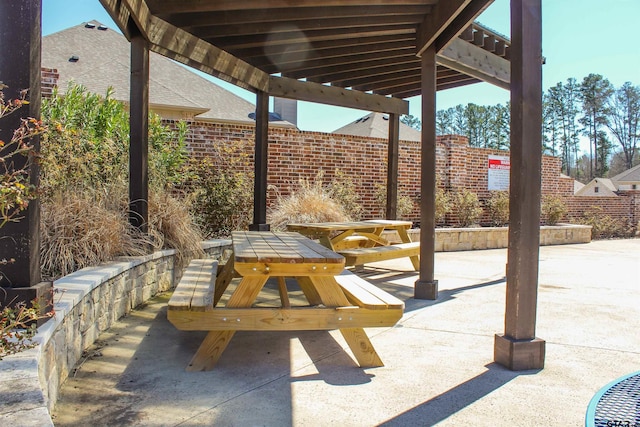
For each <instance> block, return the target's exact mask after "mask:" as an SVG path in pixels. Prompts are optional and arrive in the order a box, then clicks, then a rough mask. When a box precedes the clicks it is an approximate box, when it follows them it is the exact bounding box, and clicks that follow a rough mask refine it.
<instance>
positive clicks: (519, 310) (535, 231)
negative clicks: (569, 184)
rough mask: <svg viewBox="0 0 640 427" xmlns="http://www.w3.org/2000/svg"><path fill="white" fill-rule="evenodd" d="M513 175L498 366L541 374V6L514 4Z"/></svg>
mask: <svg viewBox="0 0 640 427" xmlns="http://www.w3.org/2000/svg"><path fill="white" fill-rule="evenodd" d="M511 49H512V50H511V174H510V188H509V191H510V198H509V207H510V209H509V248H508V255H507V298H506V311H505V333H504V335H496V337H495V345H494V360H495V361H496V362H497V363H500V364H501V365H504V366H506V367H507V368H509V369H511V370H525V369H542V368H543V367H544V357H545V342H544V341H543V340H541V339H538V338H536V336H535V332H536V309H537V297H538V262H539V242H540V193H541V190H540V187H541V165H542V139H541V129H542V19H541V0H511Z"/></svg>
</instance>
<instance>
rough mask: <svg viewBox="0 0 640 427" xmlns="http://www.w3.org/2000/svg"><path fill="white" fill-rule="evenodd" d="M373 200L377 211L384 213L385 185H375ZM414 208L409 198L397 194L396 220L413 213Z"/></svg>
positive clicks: (385, 202) (385, 201)
mask: <svg viewBox="0 0 640 427" xmlns="http://www.w3.org/2000/svg"><path fill="white" fill-rule="evenodd" d="M375 198H376V205H377V206H378V208H379V209H381V210H382V212H384V211H385V210H386V206H387V186H386V185H383V184H376V192H375ZM414 207H415V206H414V204H413V200H411V197H409V196H406V195H403V194H399V193H398V200H397V207H396V216H397V217H398V218H404V217H406V216H407V215H409V214H411V212H413V209H414Z"/></svg>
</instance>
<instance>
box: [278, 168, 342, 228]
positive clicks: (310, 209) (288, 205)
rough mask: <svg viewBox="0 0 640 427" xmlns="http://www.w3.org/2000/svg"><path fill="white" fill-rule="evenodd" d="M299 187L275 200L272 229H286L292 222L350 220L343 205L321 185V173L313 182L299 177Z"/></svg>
mask: <svg viewBox="0 0 640 427" xmlns="http://www.w3.org/2000/svg"><path fill="white" fill-rule="evenodd" d="M298 185H299V188H298V189H297V190H295V191H293V192H292V193H291V194H290V195H289V196H288V197H280V196H278V199H277V200H276V204H275V207H274V208H273V209H272V210H271V211H270V213H269V216H270V224H271V228H272V229H273V230H286V227H287V224H289V223H292V222H333V221H350V220H351V219H352V218H350V217H349V215H348V213H347V212H346V210H345V209H344V207H343V206H342V205H341V204H340V203H338V202H337V201H335V200H334V199H332V198H331V194H330V192H329V190H328V189H327V188H325V187H323V185H322V173H319V174H318V175H317V176H316V178H315V179H314V181H313V182H309V181H308V180H307V179H301V180H300V181H299V182H298Z"/></svg>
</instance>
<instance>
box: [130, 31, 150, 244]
mask: <svg viewBox="0 0 640 427" xmlns="http://www.w3.org/2000/svg"><path fill="white" fill-rule="evenodd" d="M130 27H134V26H133V25H130ZM131 33H132V34H133V35H132V37H131V91H130V94H129V96H130V98H129V100H130V101H129V102H130V104H129V105H130V117H129V126H130V131H129V132H130V133H129V222H130V223H131V225H133V226H134V227H137V228H138V229H139V230H140V231H142V232H143V233H146V232H147V229H148V222H149V171H148V159H149V47H148V45H147V41H146V40H145V39H144V37H142V35H141V34H140V31H139V30H138V29H137V28H135V27H134V28H132V29H131Z"/></svg>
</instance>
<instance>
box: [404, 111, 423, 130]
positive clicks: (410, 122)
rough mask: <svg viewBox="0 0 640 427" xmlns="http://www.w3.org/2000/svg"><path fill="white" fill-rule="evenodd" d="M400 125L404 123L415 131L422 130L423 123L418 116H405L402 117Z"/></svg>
mask: <svg viewBox="0 0 640 427" xmlns="http://www.w3.org/2000/svg"><path fill="white" fill-rule="evenodd" d="M400 123H404V124H405V125H407V126H410V127H412V128H414V129H417V130H421V129H422V122H421V121H420V119H419V118H417V117H416V116H412V115H411V114H404V115H402V116H401V117H400Z"/></svg>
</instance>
